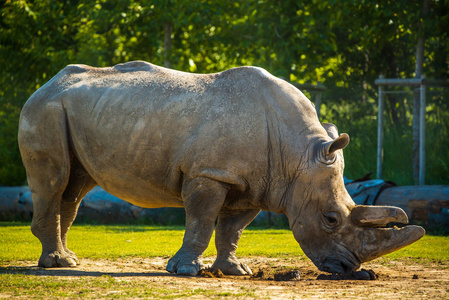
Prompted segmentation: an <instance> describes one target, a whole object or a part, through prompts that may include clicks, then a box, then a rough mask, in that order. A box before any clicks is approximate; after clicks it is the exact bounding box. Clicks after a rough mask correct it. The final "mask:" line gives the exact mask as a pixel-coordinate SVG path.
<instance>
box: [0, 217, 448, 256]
mask: <svg viewBox="0 0 449 300" xmlns="http://www.w3.org/2000/svg"><path fill="white" fill-rule="evenodd" d="M183 235H184V227H180V226H173V227H164V226H145V225H107V226H105V225H74V226H73V227H72V229H71V230H70V233H69V248H70V249H71V250H73V251H74V252H75V253H76V254H77V255H78V257H80V258H91V259H100V258H109V259H114V258H122V257H156V256H161V257H168V256H172V255H174V254H175V253H176V251H177V250H178V249H179V248H180V247H181V244H182V238H183ZM0 240H1V241H2V246H1V248H2V251H0V264H6V263H8V262H13V261H29V260H31V261H36V262H37V260H38V259H39V256H40V253H41V245H40V242H39V241H38V239H37V238H35V237H34V236H33V235H32V234H31V231H30V224H29V223H20V222H9V223H7V222H0ZM448 249H449V237H445V236H432V235H426V236H424V237H423V238H422V239H421V240H420V241H418V242H416V243H414V244H412V245H410V246H408V247H406V248H404V249H401V250H399V251H396V252H393V253H391V254H389V255H387V256H386V257H387V258H391V259H398V258H411V259H417V260H431V261H449V251H448ZM215 254H216V249H215V245H214V237H212V239H211V242H210V245H209V247H208V249H207V250H206V252H205V256H206V257H207V256H211V255H215ZM237 254H238V255H239V256H251V255H255V256H267V257H285V256H292V257H293V256H294V257H298V258H301V259H305V256H304V253H303V252H302V250H301V249H300V247H299V245H298V243H297V242H296V241H295V239H294V238H293V234H292V233H291V231H290V230H285V229H246V230H245V231H244V232H243V235H242V238H241V240H240V243H239V249H238V251H237Z"/></svg>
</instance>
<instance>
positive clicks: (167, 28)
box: [164, 22, 173, 68]
mask: <svg viewBox="0 0 449 300" xmlns="http://www.w3.org/2000/svg"><path fill="white" fill-rule="evenodd" d="M172 33H173V23H172V22H165V24H164V67H166V68H171V61H170V54H171V35H172Z"/></svg>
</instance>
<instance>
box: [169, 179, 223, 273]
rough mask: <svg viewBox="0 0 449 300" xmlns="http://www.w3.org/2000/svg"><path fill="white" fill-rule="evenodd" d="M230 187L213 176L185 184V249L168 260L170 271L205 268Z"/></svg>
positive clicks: (189, 271) (197, 270)
mask: <svg viewBox="0 0 449 300" xmlns="http://www.w3.org/2000/svg"><path fill="white" fill-rule="evenodd" d="M227 193H228V187H227V186H226V185H224V184H222V183H220V182H218V181H215V180H212V179H209V178H204V177H200V178H195V179H193V180H191V181H189V182H188V183H186V184H183V189H182V197H183V201H184V207H185V211H186V230H185V234H184V239H183V243H182V246H181V249H179V251H178V252H177V253H176V254H175V256H173V257H172V258H171V259H170V260H169V261H168V263H167V267H166V269H167V271H169V272H171V273H177V274H179V275H188V276H195V275H197V274H198V272H199V271H200V270H201V268H202V266H203V265H202V261H201V258H202V254H203V252H204V250H206V248H207V246H208V245H209V241H210V238H211V237H212V233H213V231H214V225H215V220H216V218H217V216H218V213H219V212H220V210H221V207H222V206H223V203H224V200H225V198H226V195H227Z"/></svg>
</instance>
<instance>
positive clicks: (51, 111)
mask: <svg viewBox="0 0 449 300" xmlns="http://www.w3.org/2000/svg"><path fill="white" fill-rule="evenodd" d="M33 103H37V104H39V103H38V102H33ZM33 103H32V104H31V108H28V109H23V110H22V115H21V126H20V127H19V147H20V152H21V155H22V160H23V163H24V166H25V168H26V170H27V179H28V185H29V187H30V190H31V193H32V198H33V221H32V223H31V231H32V233H33V234H34V235H35V236H36V237H37V238H38V239H39V241H40V242H41V244H42V255H41V257H40V259H39V266H41V267H47V268H48V267H68V266H75V265H76V262H75V261H74V259H72V258H71V257H70V255H68V254H67V253H66V252H65V250H64V247H63V245H62V241H61V227H60V220H61V215H60V209H61V199H62V194H63V192H64V190H65V189H66V187H67V184H68V182H69V176H70V155H69V148H68V141H67V126H66V121H65V115H64V110H63V109H62V107H61V106H60V105H58V104H57V103H49V104H48V105H37V106H35V107H34V106H33Z"/></svg>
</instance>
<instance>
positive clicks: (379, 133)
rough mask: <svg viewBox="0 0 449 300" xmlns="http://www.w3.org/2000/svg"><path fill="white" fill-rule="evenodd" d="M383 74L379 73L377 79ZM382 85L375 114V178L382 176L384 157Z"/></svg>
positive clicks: (383, 95)
mask: <svg viewBox="0 0 449 300" xmlns="http://www.w3.org/2000/svg"><path fill="white" fill-rule="evenodd" d="M383 78H384V76H383V75H380V76H379V79H383ZM384 98H385V94H384V86H383V85H379V107H378V108H379V112H378V116H377V178H379V179H380V178H382V163H383V157H384V128H383V126H384V114H383V112H384Z"/></svg>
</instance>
